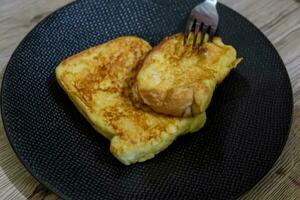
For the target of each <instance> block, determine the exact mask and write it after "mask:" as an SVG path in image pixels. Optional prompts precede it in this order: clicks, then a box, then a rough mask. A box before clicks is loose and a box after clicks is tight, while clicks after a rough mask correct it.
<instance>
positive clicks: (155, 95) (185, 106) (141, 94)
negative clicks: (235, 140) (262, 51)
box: [133, 33, 240, 117]
mask: <svg viewBox="0 0 300 200" xmlns="http://www.w3.org/2000/svg"><path fill="white" fill-rule="evenodd" d="M192 37H193V35H192ZM178 38H180V39H183V34H182V33H179V34H175V35H172V36H169V37H167V38H165V39H164V40H162V41H161V42H160V43H159V44H158V45H157V46H155V47H154V48H153V49H152V51H151V52H150V53H149V54H148V56H147V57H146V59H145V60H144V63H143V64H144V65H147V64H148V62H150V61H149V57H151V55H152V54H153V53H154V52H157V51H162V50H161V49H162V48H163V46H164V45H165V44H166V43H167V42H169V41H170V40H173V39H178ZM190 42H191V39H190ZM213 44H214V45H216V47H218V48H222V49H226V48H227V46H225V45H224V44H223V43H222V41H221V38H219V37H215V38H214V39H213ZM190 46H191V44H189V47H190ZM190 48H191V47H190ZM210 48H211V47H210ZM231 48H232V47H231ZM202 51H203V52H202V53H205V51H210V49H209V48H207V47H206V46H204V48H203V49H202ZM220 56H221V55H220ZM179 59H180V58H179ZM218 59H219V58H218ZM239 62H240V59H237V60H234V61H233V62H232V64H230V65H228V66H227V67H228V69H229V70H228V71H227V72H226V73H225V74H224V76H223V77H220V78H219V77H218V78H213V76H214V75H213V76H211V75H209V76H207V77H206V78H205V79H211V80H213V79H215V81H212V82H213V83H210V84H209V85H207V83H206V82H205V81H204V80H201V78H200V79H198V80H197V81H196V82H195V83H192V84H191V83H189V84H186V83H185V82H186V80H179V81H178V83H177V84H176V86H175V87H171V88H169V89H167V90H163V89H161V88H160V87H156V88H150V89H143V87H141V86H140V84H141V83H139V82H137V85H135V88H134V90H133V93H135V97H137V99H138V101H140V102H143V103H145V104H147V105H148V106H150V107H151V108H152V109H153V110H154V111H155V112H158V113H163V114H166V115H170V116H175V117H190V116H195V115H197V114H199V113H202V112H204V111H205V110H206V108H207V106H208V105H209V102H210V100H211V98H212V93H213V90H214V88H215V86H216V84H217V83H221V82H222V81H223V79H224V78H225V77H226V76H227V75H228V74H229V72H230V70H231V69H233V68H235V67H236V65H237V64H238V63H239ZM142 67H145V66H142ZM207 72H209V70H207ZM165 73H172V72H167V71H166V72H165ZM213 74H215V73H213ZM214 82H215V83H214ZM177 85H179V86H177Z"/></svg>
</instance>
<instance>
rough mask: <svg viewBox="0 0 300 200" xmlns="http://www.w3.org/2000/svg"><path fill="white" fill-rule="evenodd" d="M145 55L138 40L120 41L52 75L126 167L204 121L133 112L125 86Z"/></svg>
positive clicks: (200, 117) (91, 51)
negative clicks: (106, 140) (107, 140)
mask: <svg viewBox="0 0 300 200" xmlns="http://www.w3.org/2000/svg"><path fill="white" fill-rule="evenodd" d="M150 50H151V46H150V45H149V44H148V43H147V42H146V41H144V40H142V39H140V38H137V37H132V36H128V37H120V38H117V39H115V40H112V41H109V42H107V43H104V44H102V45H99V46H96V47H93V48H90V49H88V50H85V51H83V52H81V53H79V54H77V55H74V56H72V57H70V58H68V59H66V60H64V61H63V62H61V63H60V64H59V66H58V67H57V68H56V71H55V72H56V77H57V81H58V82H59V84H60V85H61V87H62V88H63V89H64V90H65V92H66V93H67V94H68V96H69V98H70V99H71V100H72V102H73V103H74V104H75V105H76V107H77V109H78V110H79V111H80V112H81V114H82V115H83V116H84V117H85V118H86V119H87V120H88V121H89V123H90V124H91V125H92V126H93V127H94V128H95V130H96V131H97V132H99V133H101V134H102V135H103V136H105V137H106V138H107V139H109V140H110V141H111V145H110V151H111V153H112V154H113V155H114V156H115V157H116V158H117V159H119V160H120V161H121V162H122V163H124V164H126V165H129V164H132V163H135V162H142V161H145V160H147V159H150V158H153V157H154V155H155V154H157V153H159V152H161V151H162V150H164V149H165V148H167V147H168V146H169V145H170V144H171V143H172V142H173V141H174V140H175V139H176V138H177V137H178V136H179V135H182V134H185V133H188V132H194V131H197V130H199V129H200V128H201V127H203V125H204V124H205V121H206V115H205V113H202V114H199V115H197V116H195V117H191V118H177V117H170V116H166V115H163V114H158V113H155V112H153V111H152V110H151V109H149V108H148V107H147V106H144V105H140V106H139V108H137V107H135V106H133V103H132V101H131V98H130V96H131V85H132V83H133V82H134V78H135V76H136V73H137V71H138V66H139V64H140V63H141V62H142V61H143V59H144V57H145V56H146V55H147V54H148V53H149V51H150Z"/></svg>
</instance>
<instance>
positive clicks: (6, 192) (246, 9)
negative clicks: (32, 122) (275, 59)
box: [0, 0, 300, 200]
mask: <svg viewBox="0 0 300 200" xmlns="http://www.w3.org/2000/svg"><path fill="white" fill-rule="evenodd" d="M71 1H72V0H0V70H1V77H0V78H1V79H2V76H3V72H4V69H5V67H6V64H7V62H8V60H9V58H10V56H11V54H12V52H13V51H14V49H15V48H16V46H17V45H18V43H19V42H20V41H21V40H22V38H24V36H25V35H26V33H28V32H29V31H30V30H31V29H32V28H33V27H34V26H35V25H36V24H37V23H38V22H39V21H41V20H42V19H43V18H44V17H45V16H47V15H49V14H50V13H51V12H53V11H54V10H56V9H57V8H59V7H61V6H64V5H66V4H68V3H70V2H71ZM220 2H222V3H224V4H226V5H228V6H229V7H231V8H233V9H234V10H236V11H238V12H239V13H241V14H242V15H244V16H245V17H247V18H248V19H249V20H250V21H251V22H253V23H254V24H255V25H256V26H257V27H258V28H259V29H260V30H261V31H262V32H263V33H264V34H265V35H266V36H267V37H268V38H269V39H270V41H271V42H272V43H273V45H274V46H275V47H276V49H277V50H278V52H279V54H280V55H281V57H282V59H283V61H284V63H285V64H286V67H287V69H288V72H289V75H290V78H291V81H292V87H293V92H294V115H293V124H292V128H291V132H290V136H289V139H288V141H287V144H286V146H285V149H284V151H283V153H282V155H281V156H280V158H279V159H278V161H277V162H276V164H275V166H274V167H273V169H272V170H271V171H270V172H269V173H268V174H267V175H266V176H265V177H264V178H263V179H262V180H261V181H260V182H259V183H258V184H257V185H256V186H255V187H254V188H253V189H252V190H251V191H249V192H248V193H247V194H245V195H244V196H243V197H242V199H295V200H296V199H300V164H299V163H300V145H299V144H300V0H220ZM0 199H32V200H33V199H34V200H40V199H46V200H51V199H59V197H57V196H56V195H55V194H53V193H51V192H50V191H48V190H47V189H46V188H44V187H43V186H42V185H40V184H39V183H38V182H37V181H36V180H35V179H34V178H33V177H32V176H31V175H30V174H29V173H28V172H27V171H26V170H25V168H24V167H23V165H22V164H21V163H20V161H19V160H18V159H17V157H16V155H15V154H14V152H13V151H12V148H11V147H10V145H9V143H8V140H7V138H6V136H5V133H4V130H3V125H2V122H1V123H0Z"/></svg>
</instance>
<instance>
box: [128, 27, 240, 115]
mask: <svg viewBox="0 0 300 200" xmlns="http://www.w3.org/2000/svg"><path fill="white" fill-rule="evenodd" d="M183 37H184V36H183V34H182V33H180V34H176V35H173V36H171V37H167V38H166V39H165V40H163V41H162V42H161V43H160V44H159V45H158V46H156V47H154V48H153V50H152V51H151V52H150V53H149V55H148V56H147V57H146V58H145V60H144V62H143V64H142V66H141V69H140V71H139V73H138V75H137V80H136V84H135V86H134V90H133V91H134V92H135V93H136V94H135V96H136V97H139V98H137V99H140V101H142V102H143V103H145V104H147V105H148V106H150V107H151V108H152V109H153V110H154V111H155V112H158V113H163V114H167V115H170V116H176V117H189V116H195V115H197V114H199V113H203V112H205V110H206V108H207V107H208V105H209V103H210V101H211V98H212V95H213V92H214V89H215V87H216V84H219V83H221V82H222V81H223V80H224V78H225V77H226V76H227V75H228V74H229V72H230V71H231V69H233V68H235V67H236V65H237V64H238V62H239V61H240V60H239V59H237V55H236V50H235V49H234V48H233V47H232V46H229V45H225V44H224V43H223V42H222V40H221V38H219V37H215V38H213V42H212V43H208V42H207V38H206V39H205V43H204V46H203V48H201V49H200V51H199V50H198V49H197V48H196V49H193V48H192V41H193V38H194V35H193V34H191V35H190V37H189V41H188V43H187V45H185V46H184V45H183ZM198 39H199V40H200V37H198ZM197 43H198V44H199V43H200V41H198V42H197ZM137 101H138V100H137Z"/></svg>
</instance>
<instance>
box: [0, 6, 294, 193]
mask: <svg viewBox="0 0 300 200" xmlns="http://www.w3.org/2000/svg"><path fill="white" fill-rule="evenodd" d="M197 3H199V0H186V1H184V0H176V1H175V0H173V1H171V0H164V1H162V0H152V1H151V0H139V1H134V0H86V1H77V2H75V3H73V4H71V5H68V6H66V7H65V8H63V9H61V10H59V11H57V12H55V13H54V14H52V15H50V16H49V17H48V18H47V19H45V20H44V21H43V22H41V23H40V24H39V25H38V26H37V27H36V28H35V29H34V30H33V31H31V32H30V33H29V34H28V35H27V37H26V38H25V39H24V40H23V42H22V43H21V44H20V45H19V47H18V48H17V50H16V51H15V53H14V54H13V56H12V58H11V60H10V62H9V64H8V66H7V69H6V73H5V76H4V79H3V88H2V116H3V121H4V126H5V129H6V133H7V136H8V138H9V140H10V142H11V144H12V146H13V148H14V150H15V151H16V153H17V155H18V156H19V158H20V159H21V161H22V162H23V164H24V165H25V166H26V168H27V169H28V170H29V171H30V172H31V173H32V175H33V176H34V177H36V178H37V179H38V180H39V181H40V182H41V183H43V184H44V185H45V186H47V187H48V188H50V189H51V190H53V191H54V192H55V193H57V194H59V195H60V196H61V197H63V198H65V199H175V198H176V199H231V198H236V197H237V196H239V195H241V194H242V193H243V192H245V191H247V190H249V189H250V188H251V187H252V186H254V184H255V183H257V182H258V181H259V180H260V179H261V178H262V177H263V176H264V175H265V174H266V173H267V172H268V170H270V168H271V167H272V165H273V163H274V162H275V161H276V159H277V158H278V156H279V154H280V153H281V151H282V149H283V146H284V144H285V142H286V139H287V136H288V131H289V126H290V123H291V114H292V107H293V100H292V91H291V85H290V80H289V77H288V74H287V72H286V69H285V67H284V64H283V62H282V60H281V59H280V57H279V55H278V53H277V52H276V50H275V49H274V47H273V46H272V45H271V44H270V42H269V41H268V40H267V39H266V38H265V36H263V34H262V33H261V32H260V31H259V30H258V29H256V28H255V27H254V26H253V25H252V24H251V23H249V22H248V21H247V20H246V19H245V18H243V17H242V16H240V15H239V14H237V13H236V12H234V11H233V10H231V9H229V8H227V7H225V6H223V5H221V4H219V5H218V10H219V12H220V18H221V22H220V27H219V34H220V35H221V36H222V37H223V39H224V41H225V43H229V44H232V45H234V46H235V47H236V48H237V50H238V53H239V55H240V56H242V57H244V60H243V62H242V63H241V64H240V65H239V67H238V68H237V69H236V70H234V71H233V72H232V73H231V74H230V76H229V77H228V78H227V79H226V80H225V81H224V83H223V84H222V85H220V86H219V87H218V88H217V90H216V92H215V95H214V97H213V100H212V103H211V105H210V107H209V109H208V112H207V114H208V121H207V124H206V126H205V128H203V129H202V130H201V131H199V133H195V134H188V135H186V136H183V137H181V138H179V139H178V140H177V141H176V142H175V143H174V144H172V145H171V146H170V147H169V148H168V149H167V150H166V151H164V152H162V153H160V154H159V155H157V156H156V157H155V158H154V159H152V160H149V161H147V162H144V163H139V164H134V165H131V166H129V167H126V166H124V165H122V164H121V163H119V162H118V161H117V160H116V159H115V158H114V157H113V156H112V155H111V154H110V152H109V142H108V141H107V140H106V139H104V138H103V137H102V136H101V135H100V134H97V133H96V132H95V131H94V130H93V129H92V127H91V126H90V125H89V124H88V123H87V122H86V120H85V119H84V118H83V117H82V116H81V115H80V114H79V112H78V111H77V110H76V108H75V107H74V106H73V104H72V103H71V101H69V100H68V98H67V96H66V95H65V94H64V92H63V91H62V90H61V89H60V87H59V86H58V84H57V82H56V80H55V77H54V74H53V70H54V68H55V67H56V66H57V64H58V63H59V62H60V61H61V60H63V59H64V58H66V57H68V56H71V55H73V54H75V53H77V52H79V51H81V50H84V49H86V48H88V47H90V46H93V45H96V44H99V43H103V42H105V41H107V40H110V39H113V38H116V37H118V36H121V35H138V36H140V37H142V38H144V39H146V40H148V41H150V42H151V43H152V44H153V45H154V44H157V43H158V42H159V41H160V40H161V39H163V38H164V37H166V36H167V35H170V34H173V33H177V32H180V31H182V30H183V29H184V23H185V19H186V17H187V15H188V14H189V11H190V10H191V8H192V7H194V6H195V5H196V4H197Z"/></svg>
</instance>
